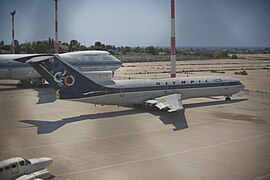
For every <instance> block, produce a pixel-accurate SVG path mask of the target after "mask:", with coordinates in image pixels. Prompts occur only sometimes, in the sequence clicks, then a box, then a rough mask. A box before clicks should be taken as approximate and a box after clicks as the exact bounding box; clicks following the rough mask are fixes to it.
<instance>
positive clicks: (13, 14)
mask: <svg viewBox="0 0 270 180" xmlns="http://www.w3.org/2000/svg"><path fill="white" fill-rule="evenodd" d="M15 14H16V10H14V11H13V12H11V13H10V15H11V16H12V54H15V44H14V16H15Z"/></svg>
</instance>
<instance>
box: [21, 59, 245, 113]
mask: <svg viewBox="0 0 270 180" xmlns="http://www.w3.org/2000/svg"><path fill="white" fill-rule="evenodd" d="M17 61H19V62H27V63H29V64H31V65H32V66H33V68H34V69H35V70H36V71H37V72H38V73H39V74H40V75H41V76H42V77H43V78H44V79H46V81H48V82H49V84H51V86H52V87H53V88H54V89H56V96H57V98H59V99H66V100H72V101H80V102H86V103H93V104H101V105H121V106H131V105H137V104H144V105H149V106H156V107H158V108H159V109H160V110H161V109H165V110H168V112H173V111H178V110H181V109H183V106H182V100H183V99H187V98H196V97H209V96H225V97H226V99H227V100H229V99H230V97H231V96H232V95H233V94H235V93H238V92H240V91H241V90H243V89H244V85H243V84H242V83H241V82H240V81H239V80H237V79H234V78H231V77H226V76H201V77H184V78H170V79H138V80H115V81H113V80H108V81H104V82H101V83H97V82H95V81H93V80H91V79H90V78H89V77H87V76H85V75H83V74H82V73H80V72H79V71H77V70H76V69H75V68H74V67H73V66H72V65H70V64H68V63H66V62H65V61H63V60H62V58H61V57H60V56H59V55H53V56H48V57H44V58H35V57H34V58H31V59H29V60H25V59H17Z"/></svg>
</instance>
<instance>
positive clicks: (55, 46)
mask: <svg viewBox="0 0 270 180" xmlns="http://www.w3.org/2000/svg"><path fill="white" fill-rule="evenodd" d="M54 2H55V3H54V7H55V40H54V48H55V54H58V49H59V48H58V46H59V42H58V18H57V3H58V0H54Z"/></svg>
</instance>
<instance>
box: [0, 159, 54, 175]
mask: <svg viewBox="0 0 270 180" xmlns="http://www.w3.org/2000/svg"><path fill="white" fill-rule="evenodd" d="M51 164H52V159H51V158H48V157H43V158H34V159H24V158H21V157H14V158H10V159H7V160H4V161H0V179H3V180H5V179H6V180H10V179H17V180H33V179H47V178H49V177H50V176H51V173H50V172H49V171H48V170H47V169H46V168H47V167H48V166H50V165H51Z"/></svg>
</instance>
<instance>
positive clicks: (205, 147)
mask: <svg viewBox="0 0 270 180" xmlns="http://www.w3.org/2000/svg"><path fill="white" fill-rule="evenodd" d="M268 135H270V133H264V134H259V135H255V136H250V137H246V138H241V139H237V140H232V141H227V142H223V143H216V144H212V145H208V146H203V147H198V148H193V149H189V150H184V151H178V152H173V153H169V154H164V155H161V156H155V157H150V158H145V159H139V160H134V161H128V162H123V163H118V164H112V165H108V166H103V167H98V168H93V169H86V170H81V171H75V172H70V173H66V174H58V175H55V176H56V177H57V176H66V175H72V174H79V173H84V172H90V171H98V170H103V169H107V168H112V167H118V166H123V165H128V164H134V163H140V162H144V161H150V160H155V159H160V158H164V157H169V156H175V155H179V154H184V153H188V152H194V151H198V150H203V149H208V148H212V147H218V146H222V145H226V144H231V143H237V142H241V141H245V140H249V139H254V138H258V137H262V136H268ZM268 176H270V174H269V175H266V176H263V177H260V178H264V177H268Z"/></svg>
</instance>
